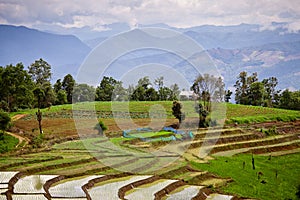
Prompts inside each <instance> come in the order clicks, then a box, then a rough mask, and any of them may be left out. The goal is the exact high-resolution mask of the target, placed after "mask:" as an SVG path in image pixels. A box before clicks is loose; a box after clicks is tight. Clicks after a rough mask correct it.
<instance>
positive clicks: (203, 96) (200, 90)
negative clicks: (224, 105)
mask: <svg viewBox="0 0 300 200" xmlns="http://www.w3.org/2000/svg"><path fill="white" fill-rule="evenodd" d="M220 80H222V79H221V78H217V77H215V76H213V75H209V74H204V75H203V76H202V75H199V76H198V77H197V78H196V80H195V81H194V83H193V85H192V87H191V89H192V90H193V91H194V92H195V94H197V95H198V97H199V101H198V102H197V103H196V105H195V111H196V112H197V113H198V114H199V128H200V127H205V126H206V125H207V123H206V122H205V121H206V117H207V116H208V115H209V113H210V112H211V103H212V102H220V101H222V100H223V99H224V97H221V96H220V95H219V93H220V94H224V91H223V90H224V84H221V83H220V82H219V81H220Z"/></svg>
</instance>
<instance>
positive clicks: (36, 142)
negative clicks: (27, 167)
mask: <svg viewBox="0 0 300 200" xmlns="http://www.w3.org/2000/svg"><path fill="white" fill-rule="evenodd" d="M43 141H44V134H38V135H37V136H35V137H34V138H33V139H32V141H31V144H32V147H33V148H40V147H42V144H43Z"/></svg>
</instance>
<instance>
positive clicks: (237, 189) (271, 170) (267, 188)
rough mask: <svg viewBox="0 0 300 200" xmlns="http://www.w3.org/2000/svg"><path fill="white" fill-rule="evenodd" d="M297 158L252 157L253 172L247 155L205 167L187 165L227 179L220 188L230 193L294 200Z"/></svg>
mask: <svg viewBox="0 0 300 200" xmlns="http://www.w3.org/2000/svg"><path fill="white" fill-rule="evenodd" d="M299 159H300V154H299V153H297V154H291V155H285V156H278V157H272V159H271V160H270V159H268V156H258V155H256V156H255V170H253V169H252V163H251V160H252V156H251V155H249V154H240V155H236V156H233V157H217V158H216V159H215V160H211V161H210V163H209V164H201V163H197V162H191V165H192V167H193V168H195V169H199V170H201V171H209V172H211V173H214V174H217V175H219V176H221V177H223V178H231V179H232V180H233V182H230V183H229V184H228V185H225V186H224V187H222V188H221V190H223V191H224V192H228V193H230V194H237V195H240V196H243V197H248V198H255V199H256V198H257V199H296V193H297V191H298V190H297V186H298V185H299V183H300V182H299V176H297V174H300V168H299V166H298V163H299V162H298V161H299ZM243 163H245V164H243ZM243 165H244V166H243ZM259 172H261V173H260V174H262V175H261V176H260V179H258V178H257V176H258V173H259ZM276 174H277V176H276ZM263 183H265V184H263Z"/></svg>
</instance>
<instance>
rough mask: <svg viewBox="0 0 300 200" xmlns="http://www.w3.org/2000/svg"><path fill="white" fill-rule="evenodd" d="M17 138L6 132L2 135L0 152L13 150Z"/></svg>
mask: <svg viewBox="0 0 300 200" xmlns="http://www.w3.org/2000/svg"><path fill="white" fill-rule="evenodd" d="M18 142H19V140H18V139H17V138H15V137H13V136H11V135H8V134H7V133H4V134H3V135H2V139H1V140H0V153H5V152H8V151H11V150H13V149H14V148H15V147H16V145H17V144H18Z"/></svg>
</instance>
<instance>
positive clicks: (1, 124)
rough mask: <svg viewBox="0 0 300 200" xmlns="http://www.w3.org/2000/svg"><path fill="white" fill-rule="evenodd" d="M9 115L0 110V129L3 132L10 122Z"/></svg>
mask: <svg viewBox="0 0 300 200" xmlns="http://www.w3.org/2000/svg"><path fill="white" fill-rule="evenodd" d="M10 121H11V119H10V116H9V115H8V114H7V113H6V112H0V131H2V132H4V131H5V130H6V129H7V128H8V127H9V124H10Z"/></svg>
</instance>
